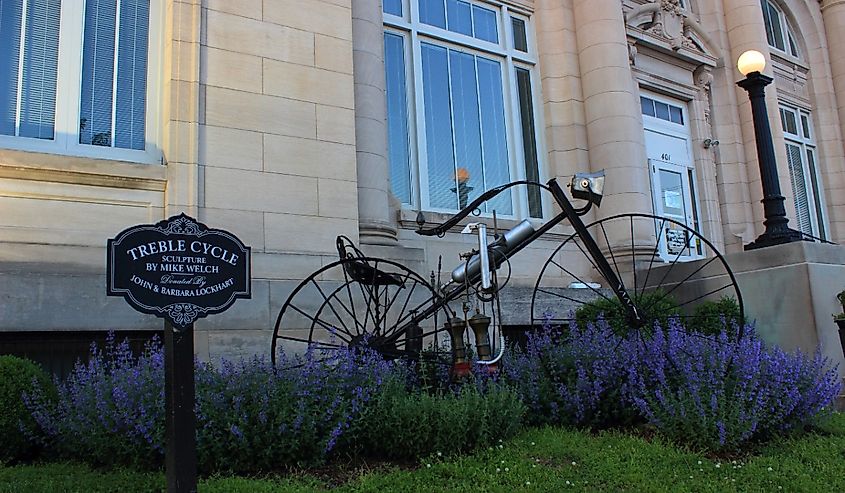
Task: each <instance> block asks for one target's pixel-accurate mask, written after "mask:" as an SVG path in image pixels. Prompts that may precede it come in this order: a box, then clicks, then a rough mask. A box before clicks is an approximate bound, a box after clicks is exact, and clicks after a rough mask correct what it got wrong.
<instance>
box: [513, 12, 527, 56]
mask: <svg viewBox="0 0 845 493" xmlns="http://www.w3.org/2000/svg"><path fill="white" fill-rule="evenodd" d="M511 26H512V27H513V47H514V48H516V49H517V50H519V51H522V52H525V53H528V35H527V32H526V30H525V21H523V20H522V19H517V18H516V17H512V18H511Z"/></svg>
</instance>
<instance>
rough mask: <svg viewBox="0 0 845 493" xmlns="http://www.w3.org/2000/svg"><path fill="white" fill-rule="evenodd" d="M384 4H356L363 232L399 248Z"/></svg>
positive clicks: (375, 0)
mask: <svg viewBox="0 0 845 493" xmlns="http://www.w3.org/2000/svg"><path fill="white" fill-rule="evenodd" d="M381 16H382V13H381V1H380V0H355V1H353V2H352V64H353V70H354V85H355V146H356V160H357V165H358V229H359V233H360V241H361V243H369V244H379V245H391V244H396V226H395V221H394V220H393V219H392V215H391V212H393V211H392V210H391V207H390V200H389V198H390V169H389V163H388V160H387V102H386V100H385V88H386V83H385V78H384V34H383V30H384V29H383V27H382V17H381Z"/></svg>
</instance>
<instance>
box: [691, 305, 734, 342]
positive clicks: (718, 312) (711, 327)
mask: <svg viewBox="0 0 845 493" xmlns="http://www.w3.org/2000/svg"><path fill="white" fill-rule="evenodd" d="M733 324H736V325H737V326H740V327H741V326H743V325H745V319H743V318H742V317H741V313H740V309H739V303H737V301H736V300H735V299H734V298H732V297H730V296H723V297H722V298H721V299H719V301H709V300H708V301H705V302H703V303H701V304H699V305H698V306H697V307H696V308H695V311H694V312H693V316H692V319H691V320H690V323H689V325H688V327H687V328H688V329H691V330H694V331H696V332H700V333H702V334H709V335H719V333H720V332H721V331H722V330H725V329H730V328H731V326H732V325H733ZM727 332H728V333H729V334H730V333H733V331H731V330H727Z"/></svg>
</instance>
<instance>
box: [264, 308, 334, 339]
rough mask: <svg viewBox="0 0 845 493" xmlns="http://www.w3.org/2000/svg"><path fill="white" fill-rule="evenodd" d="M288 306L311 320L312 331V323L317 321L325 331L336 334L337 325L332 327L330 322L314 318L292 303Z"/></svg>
mask: <svg viewBox="0 0 845 493" xmlns="http://www.w3.org/2000/svg"><path fill="white" fill-rule="evenodd" d="M288 308H293V309H294V310H296V311H297V312H299V314H301V315H302V316H303V317H305V318H307V319H308V320H311V327H312V332H313V327H314V324H315V323H317V324H319V325H320V326H322V327H323V328H324V329H326V330H327V331H329V332H331V333H333V334H338V329H337V327H334V326H332V325H330V324H327V323H326V322H323V321H322V320H320V319H319V318H316V317H314V316H311V315H309V314H307V313H305V310H303V309H302V308H299V307H298V306H296V305H293V304H290V305H288ZM279 337H281V336H279ZM338 337H339V338H340V339H343V341H344V342H346V343H348V342H349V340H347V339H344V338H343V337H340V336H338Z"/></svg>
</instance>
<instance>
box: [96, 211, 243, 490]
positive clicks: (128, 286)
mask: <svg viewBox="0 0 845 493" xmlns="http://www.w3.org/2000/svg"><path fill="white" fill-rule="evenodd" d="M250 254H251V250H250V248H249V247H247V246H244V244H243V243H242V242H241V241H240V240H239V239H238V238H236V237H235V236H234V235H232V234H231V233H229V232H226V231H223V230H219V229H211V228H208V227H207V226H205V225H204V224H202V223H199V222H197V221H196V220H195V219H193V218H191V217H189V216H186V215H185V214H180V215H178V216H173V217H171V218H169V219H167V220H164V221H161V222H159V223H157V224H154V225H153V224H142V225H138V226H133V227H131V228H128V229H126V230H124V231H122V232H121V233H120V234H118V235H117V236H116V237H115V238H112V239H109V241H108V258H107V264H106V283H107V286H106V293H107V294H108V295H109V296H122V297H123V298H124V299H125V300H126V301H127V303H129V305H130V306H132V307H133V308H135V309H136V310H138V311H140V312H143V313H148V314H151V315H156V316H157V317H160V318H163V319H164V360H165V365H164V387H165V390H164V393H165V415H166V418H165V419H166V432H165V437H166V441H167V445H166V451H165V466H166V475H167V491H168V492H171V493H172V492H180V493H181V492H194V491H196V489H197V454H196V418H195V416H194V401H195V395H194V394H195V388H194V321H195V320H196V319H197V318H202V317H206V316H208V315H211V314H215V313H220V312H223V311H225V310H226V309H227V308H229V307H230V306H231V305H232V303H234V302H235V300H236V299H237V298H250V297H251V291H250V286H251V283H250V260H251V258H250Z"/></svg>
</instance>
